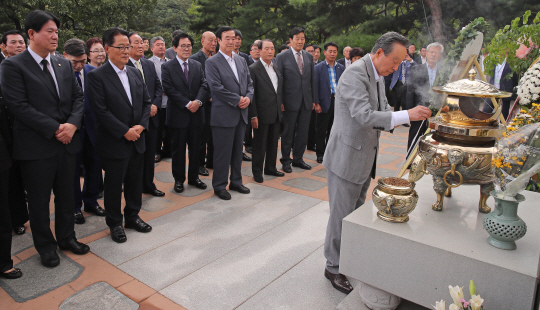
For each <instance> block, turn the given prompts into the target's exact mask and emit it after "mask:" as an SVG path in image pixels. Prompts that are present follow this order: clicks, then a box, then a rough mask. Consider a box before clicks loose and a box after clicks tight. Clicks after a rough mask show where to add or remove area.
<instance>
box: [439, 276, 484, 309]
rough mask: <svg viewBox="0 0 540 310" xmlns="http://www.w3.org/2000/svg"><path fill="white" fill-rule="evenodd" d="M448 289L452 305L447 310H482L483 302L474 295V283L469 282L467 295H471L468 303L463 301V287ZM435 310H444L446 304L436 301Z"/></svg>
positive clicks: (478, 296) (450, 286)
mask: <svg viewBox="0 0 540 310" xmlns="http://www.w3.org/2000/svg"><path fill="white" fill-rule="evenodd" d="M448 289H449V290H450V296H451V297H452V301H453V303H452V304H451V305H450V307H449V308H448V309H449V310H482V309H484V306H483V304H484V300H483V299H482V297H480V295H477V294H476V287H475V286H474V281H473V280H471V282H470V283H469V293H470V294H471V299H469V301H466V300H465V296H464V294H463V287H459V286H452V285H449V286H448ZM433 308H435V310H446V302H445V301H444V300H441V301H437V302H436V303H435V306H433Z"/></svg>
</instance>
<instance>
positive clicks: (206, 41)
mask: <svg viewBox="0 0 540 310" xmlns="http://www.w3.org/2000/svg"><path fill="white" fill-rule="evenodd" d="M201 44H202V46H203V49H204V50H206V51H210V52H212V53H215V52H216V35H215V34H213V33H205V34H204V38H203V39H201Z"/></svg>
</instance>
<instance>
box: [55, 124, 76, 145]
mask: <svg viewBox="0 0 540 310" xmlns="http://www.w3.org/2000/svg"><path fill="white" fill-rule="evenodd" d="M76 130H77V126H75V125H73V124H70V123H65V124H60V126H59V127H58V130H57V131H56V134H55V137H56V140H58V141H60V142H62V143H63V144H68V143H70V142H71V138H73V135H74V134H75V131H76Z"/></svg>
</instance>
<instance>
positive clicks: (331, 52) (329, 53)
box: [324, 46, 338, 62]
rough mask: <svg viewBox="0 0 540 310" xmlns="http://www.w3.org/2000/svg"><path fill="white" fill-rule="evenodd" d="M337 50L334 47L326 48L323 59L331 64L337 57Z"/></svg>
mask: <svg viewBox="0 0 540 310" xmlns="http://www.w3.org/2000/svg"><path fill="white" fill-rule="evenodd" d="M337 53H338V52H337V48H336V47H335V46H328V47H327V48H326V51H324V57H325V58H326V60H327V61H330V62H333V61H335V60H336V57H337Z"/></svg>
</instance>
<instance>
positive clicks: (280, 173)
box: [264, 170, 285, 177]
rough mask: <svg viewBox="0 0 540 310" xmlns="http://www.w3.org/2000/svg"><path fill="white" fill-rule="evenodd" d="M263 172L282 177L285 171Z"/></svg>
mask: <svg viewBox="0 0 540 310" xmlns="http://www.w3.org/2000/svg"><path fill="white" fill-rule="evenodd" d="M264 174H266V175H273V176H276V177H282V176H284V175H285V173H283V172H281V171H277V170H276V171H271V172H265V173H264Z"/></svg>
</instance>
